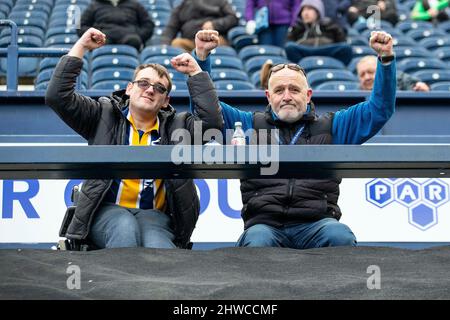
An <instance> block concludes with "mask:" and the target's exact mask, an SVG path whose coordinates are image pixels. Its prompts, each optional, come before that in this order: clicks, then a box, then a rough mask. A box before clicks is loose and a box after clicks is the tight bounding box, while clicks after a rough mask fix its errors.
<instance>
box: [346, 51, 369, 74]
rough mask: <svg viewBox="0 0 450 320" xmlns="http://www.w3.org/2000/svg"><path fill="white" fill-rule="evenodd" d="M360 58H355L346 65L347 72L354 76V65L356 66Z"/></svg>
mask: <svg viewBox="0 0 450 320" xmlns="http://www.w3.org/2000/svg"><path fill="white" fill-rule="evenodd" d="M372 55H373V56H374V55H375V54H372ZM361 58H362V57H356V58H353V59H352V60H351V61H350V63H349V64H348V66H347V70H349V71H350V72H352V73H354V74H356V65H357V64H358V62H359V60H361Z"/></svg>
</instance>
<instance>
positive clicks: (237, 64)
mask: <svg viewBox="0 0 450 320" xmlns="http://www.w3.org/2000/svg"><path fill="white" fill-rule="evenodd" d="M211 67H212V69H214V68H232V69H238V70H243V68H244V66H243V65H242V62H241V60H240V59H239V58H237V57H230V56H222V57H212V58H211Z"/></svg>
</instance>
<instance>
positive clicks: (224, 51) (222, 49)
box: [211, 46, 237, 57]
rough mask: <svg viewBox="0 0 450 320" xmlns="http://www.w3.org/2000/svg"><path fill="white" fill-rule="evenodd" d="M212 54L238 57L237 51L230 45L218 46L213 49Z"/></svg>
mask: <svg viewBox="0 0 450 320" xmlns="http://www.w3.org/2000/svg"><path fill="white" fill-rule="evenodd" d="M211 55H212V56H230V57H237V52H236V50H234V48H232V47H230V46H218V47H217V48H215V49H213V50H212V51H211Z"/></svg>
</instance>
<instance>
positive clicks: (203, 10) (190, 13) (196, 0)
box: [161, 0, 239, 44]
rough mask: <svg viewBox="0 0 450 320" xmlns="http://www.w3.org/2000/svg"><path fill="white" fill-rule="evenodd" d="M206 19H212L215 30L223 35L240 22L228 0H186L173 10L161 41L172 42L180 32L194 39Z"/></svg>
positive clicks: (183, 36)
mask: <svg viewBox="0 0 450 320" xmlns="http://www.w3.org/2000/svg"><path fill="white" fill-rule="evenodd" d="M206 21H211V22H212V23H213V26H214V30H217V31H218V32H219V34H220V35H222V36H226V35H227V32H228V30H230V29H231V28H232V27H234V26H237V24H238V22H239V20H238V18H237V16H236V13H235V12H234V10H233V8H232V7H231V5H230V4H229V3H228V1H227V0H184V1H183V2H182V3H181V4H180V5H179V6H178V7H176V8H175V9H173V10H172V14H171V15H170V20H169V23H168V24H167V26H166V28H165V29H164V33H163V36H162V39H161V41H162V43H165V44H170V42H171V41H172V40H173V39H175V37H176V35H177V33H178V32H181V38H186V39H191V40H194V39H195V34H196V33H197V31H199V30H201V28H202V25H203V24H204V23H205V22H206Z"/></svg>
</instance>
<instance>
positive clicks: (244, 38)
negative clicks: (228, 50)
mask: <svg viewBox="0 0 450 320" xmlns="http://www.w3.org/2000/svg"><path fill="white" fill-rule="evenodd" d="M231 44H232V46H233V47H234V48H235V49H236V50H238V51H239V50H241V49H242V48H244V47H246V46H251V45H255V44H258V37H257V36H256V35H254V34H252V35H249V34H244V35H241V36H238V37H236V38H234V40H233V42H231Z"/></svg>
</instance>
